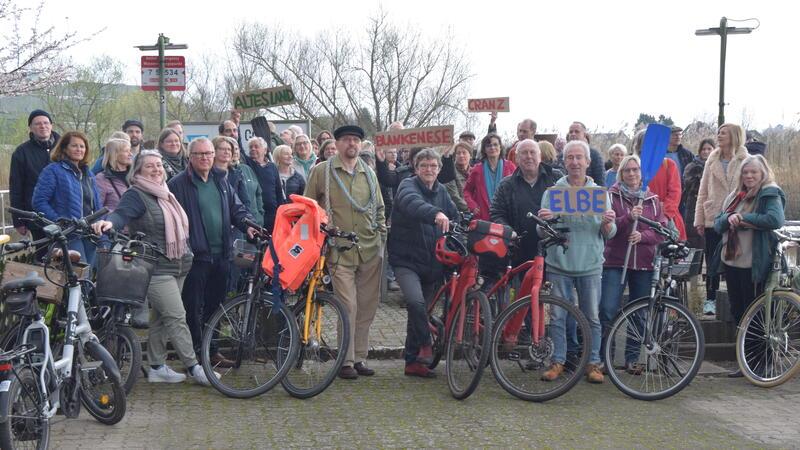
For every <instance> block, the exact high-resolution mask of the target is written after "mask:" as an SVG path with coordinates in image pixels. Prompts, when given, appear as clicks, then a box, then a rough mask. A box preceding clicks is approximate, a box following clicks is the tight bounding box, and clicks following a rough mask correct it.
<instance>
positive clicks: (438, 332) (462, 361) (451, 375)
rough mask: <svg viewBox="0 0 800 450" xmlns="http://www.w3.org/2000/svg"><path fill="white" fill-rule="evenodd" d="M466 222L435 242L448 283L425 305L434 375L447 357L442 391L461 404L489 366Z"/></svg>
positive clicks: (485, 306) (485, 303)
mask: <svg viewBox="0 0 800 450" xmlns="http://www.w3.org/2000/svg"><path fill="white" fill-rule="evenodd" d="M468 223H469V221H468V220H462V221H461V223H459V224H453V225H451V229H450V231H449V232H448V233H445V235H444V236H442V237H441V238H439V240H438V241H437V242H436V259H438V260H439V262H441V263H442V264H444V265H445V266H446V267H448V268H451V269H452V272H451V273H450V275H449V278H448V280H447V282H446V283H445V284H444V285H443V286H442V287H441V288H439V290H438V291H437V292H436V295H435V296H434V297H433V300H432V301H431V303H430V304H429V305H428V317H429V323H430V327H431V335H432V337H433V362H432V363H431V364H430V365H429V366H428V367H429V368H431V369H433V368H434V367H436V365H437V364H438V363H439V361H440V360H441V358H442V356H444V355H446V363H445V373H446V374H447V385H448V386H449V387H450V392H451V393H452V394H453V397H455V398H457V399H459V400H463V399H465V398H467V397H469V396H470V395H471V394H472V393H473V392H474V391H475V389H476V388H477V387H478V383H479V382H480V380H481V375H482V374H483V369H484V368H485V367H486V366H487V365H488V359H489V344H490V339H491V334H490V331H491V327H492V315H491V310H490V308H489V300H487V298H486V295H485V294H484V293H483V292H481V291H480V290H479V287H480V284H479V283H478V257H477V256H475V255H474V254H471V253H470V252H469V251H468V250H467V247H466V245H465V244H464V242H463V240H464V234H465V232H466V230H467V228H466V226H467V224H468Z"/></svg>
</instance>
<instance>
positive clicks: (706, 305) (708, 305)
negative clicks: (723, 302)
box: [703, 299, 717, 316]
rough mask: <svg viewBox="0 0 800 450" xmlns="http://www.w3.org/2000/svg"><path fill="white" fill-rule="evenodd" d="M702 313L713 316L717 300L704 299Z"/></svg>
mask: <svg viewBox="0 0 800 450" xmlns="http://www.w3.org/2000/svg"><path fill="white" fill-rule="evenodd" d="M703 314H705V315H706V316H714V315H716V314H717V302H716V301H714V300H711V299H706V301H705V302H703Z"/></svg>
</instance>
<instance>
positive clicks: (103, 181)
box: [95, 139, 132, 212]
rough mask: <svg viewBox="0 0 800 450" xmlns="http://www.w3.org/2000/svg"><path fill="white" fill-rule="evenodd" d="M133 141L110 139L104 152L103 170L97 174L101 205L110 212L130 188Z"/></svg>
mask: <svg viewBox="0 0 800 450" xmlns="http://www.w3.org/2000/svg"><path fill="white" fill-rule="evenodd" d="M131 162H132V159H131V142H130V141H129V140H126V139H109V140H108V142H106V145H105V152H103V163H102V167H103V171H102V172H100V173H99V174H97V176H96V177H95V180H96V182H97V192H98V195H99V196H100V206H103V207H105V208H108V211H109V212H112V211H114V209H116V207H117V204H119V199H120V198H121V197H122V194H123V193H124V192H125V191H127V190H128V170H129V169H130V168H131Z"/></svg>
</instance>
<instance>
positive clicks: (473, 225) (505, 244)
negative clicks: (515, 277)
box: [467, 220, 514, 259]
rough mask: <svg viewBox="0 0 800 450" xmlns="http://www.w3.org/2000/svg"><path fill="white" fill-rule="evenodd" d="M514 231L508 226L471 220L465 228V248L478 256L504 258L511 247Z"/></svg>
mask: <svg viewBox="0 0 800 450" xmlns="http://www.w3.org/2000/svg"><path fill="white" fill-rule="evenodd" d="M513 236H514V230H513V229H512V228H511V227H509V226H508V225H502V224H499V223H492V222H487V221H485V220H473V221H471V222H470V223H469V227H468V228H467V246H468V247H469V251H471V252H472V253H474V254H476V255H478V256H494V257H495V258H501V259H502V258H505V257H507V256H508V251H509V248H510V246H511V240H512V238H513Z"/></svg>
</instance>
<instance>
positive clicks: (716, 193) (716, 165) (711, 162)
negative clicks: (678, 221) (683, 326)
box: [694, 123, 747, 315]
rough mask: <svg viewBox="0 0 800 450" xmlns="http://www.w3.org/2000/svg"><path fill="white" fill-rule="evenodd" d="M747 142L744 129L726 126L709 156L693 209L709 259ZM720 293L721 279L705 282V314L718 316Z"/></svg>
mask: <svg viewBox="0 0 800 450" xmlns="http://www.w3.org/2000/svg"><path fill="white" fill-rule="evenodd" d="M744 142H745V139H744V129H742V127H740V126H739V125H735V124H732V123H726V124H723V125H722V126H721V127H719V130H718V131H717V145H718V147H717V148H716V149H714V151H712V152H711V154H710V155H708V159H707V160H706V165H705V167H704V168H703V176H702V177H701V178H700V188H699V189H698V190H697V203H696V206H695V209H694V228H695V230H696V231H697V234H699V235H702V236H703V238H704V239H705V241H706V247H705V251H706V257H707V258H711V257H712V256H713V255H714V251H715V250H716V249H717V246H718V245H719V242H720V239H722V236H720V234H719V233H717V232H716V231H715V230H714V219H715V218H716V217H717V216H718V215H719V214H720V213H721V212H722V204H723V203H724V202H725V198H727V197H728V194H730V193H731V192H732V191H734V190H735V189H736V187H737V186H739V173H740V172H741V166H742V162H744V159H745V158H747V149H746V148H745V147H744ZM706 266H707V267H711V260H710V259H706ZM720 273H721V272H720ZM717 289H719V276H710V274H709V276H708V277H707V279H706V301H705V303H704V304H703V311H704V312H705V313H706V314H709V315H713V314H716V304H717V302H716V298H717Z"/></svg>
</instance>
